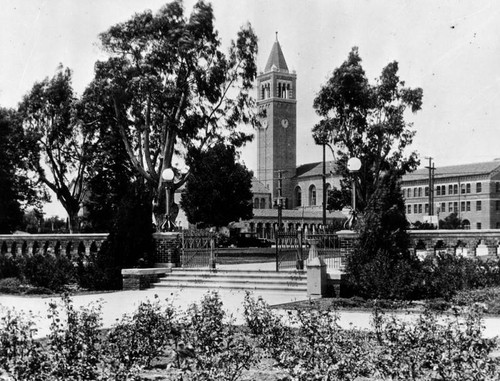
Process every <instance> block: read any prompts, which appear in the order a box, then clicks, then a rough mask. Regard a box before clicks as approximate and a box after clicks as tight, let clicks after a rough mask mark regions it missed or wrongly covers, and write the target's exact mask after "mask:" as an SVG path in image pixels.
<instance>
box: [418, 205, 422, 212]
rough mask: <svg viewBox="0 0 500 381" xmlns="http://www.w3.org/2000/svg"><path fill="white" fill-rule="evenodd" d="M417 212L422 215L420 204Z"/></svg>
mask: <svg viewBox="0 0 500 381" xmlns="http://www.w3.org/2000/svg"><path fill="white" fill-rule="evenodd" d="M418 212H419V213H420V214H422V204H418Z"/></svg>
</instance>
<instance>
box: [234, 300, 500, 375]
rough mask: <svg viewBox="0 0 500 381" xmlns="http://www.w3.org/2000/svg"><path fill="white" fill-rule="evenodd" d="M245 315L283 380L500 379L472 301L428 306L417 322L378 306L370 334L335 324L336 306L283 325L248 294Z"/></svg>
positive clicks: (490, 344)
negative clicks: (444, 312) (440, 309)
mask: <svg viewBox="0 0 500 381" xmlns="http://www.w3.org/2000/svg"><path fill="white" fill-rule="evenodd" d="M244 313H245V318H246V322H247V324H248V326H249V328H250V330H251V332H252V334H253V335H255V337H256V338H257V340H258V345H259V346H260V347H261V348H263V349H264V350H265V351H266V353H267V354H268V355H269V356H271V357H272V358H273V359H274V360H275V361H276V363H277V364H278V365H279V366H280V367H282V368H283V369H284V370H286V372H287V374H288V376H287V377H285V379H286V380H297V381H298V380H300V381H302V380H304V381H305V380H316V379H328V380H355V379H357V378H358V377H370V379H372V378H373V379H377V380H496V379H498V377H499V376H500V361H499V360H498V359H494V358H492V357H490V354H491V352H492V351H493V350H494V349H495V348H496V347H497V343H496V341H495V339H489V338H483V337H482V328H483V326H482V316H481V313H480V311H479V310H478V309H477V306H473V307H471V308H470V309H468V310H466V311H465V314H464V315H460V314H458V313H456V314H455V315H453V316H450V317H443V316H438V315H436V314H434V313H432V312H430V311H426V312H425V313H424V314H422V315H421V316H417V317H416V318H415V319H403V318H396V317H394V316H385V315H384V314H383V313H382V312H381V310H380V309H378V308H375V309H374V313H373V316H372V322H373V323H372V325H373V331H370V332H366V331H356V330H354V329H350V330H344V329H342V328H340V326H339V324H338V319H339V315H338V313H337V312H336V311H335V310H328V311H318V310H310V311H299V312H297V313H293V314H292V313H289V315H288V317H287V319H288V322H287V324H285V322H284V320H283V318H280V317H279V316H278V315H276V314H274V313H272V312H271V311H270V310H269V307H268V306H267V305H266V303H265V302H264V301H263V300H262V299H257V300H255V299H253V298H252V297H250V296H249V295H247V297H246V298H245V304H244ZM290 326H292V327H294V328H293V329H290V328H289V327H290ZM321 377H324V378H321Z"/></svg>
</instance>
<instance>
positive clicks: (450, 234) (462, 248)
mask: <svg viewBox="0 0 500 381" xmlns="http://www.w3.org/2000/svg"><path fill="white" fill-rule="evenodd" d="M408 233H409V235H410V247H411V248H412V249H413V250H415V252H416V254H417V255H419V256H420V257H423V256H425V255H429V254H434V253H436V252H446V253H449V254H454V255H462V256H466V257H473V258H475V257H477V258H480V259H488V258H489V259H497V258H498V256H499V254H500V250H499V245H500V230H498V229H488V230H486V229H485V230H444V229H443V230H409V231H408ZM338 236H339V239H340V246H341V252H342V254H343V255H344V256H345V255H349V254H350V253H351V252H352V250H353V247H354V242H355V240H356V239H357V234H356V233H355V232H353V231H340V232H338Z"/></svg>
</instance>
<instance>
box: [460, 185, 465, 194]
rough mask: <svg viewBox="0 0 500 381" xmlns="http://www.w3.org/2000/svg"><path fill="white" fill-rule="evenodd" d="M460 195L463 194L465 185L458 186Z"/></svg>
mask: <svg viewBox="0 0 500 381" xmlns="http://www.w3.org/2000/svg"><path fill="white" fill-rule="evenodd" d="M460 193H461V194H465V184H460Z"/></svg>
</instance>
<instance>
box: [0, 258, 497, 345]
mask: <svg viewBox="0 0 500 381" xmlns="http://www.w3.org/2000/svg"><path fill="white" fill-rule="evenodd" d="M275 266H276V265H275V263H274V262H265V263H250V264H238V265H220V266H218V268H220V269H223V268H228V269H229V268H232V269H242V270H244V269H245V270H274V269H275ZM207 292H208V290H207V289H198V288H181V289H178V288H175V289H174V288H171V289H170V288H162V289H155V290H141V291H117V292H108V293H99V294H88V295H77V296H74V297H73V301H74V304H75V306H76V307H77V308H79V307H80V306H87V305H89V304H90V303H92V302H98V301H100V302H101V303H102V313H103V324H104V327H105V328H109V327H111V326H112V325H113V324H114V323H115V322H116V320H117V319H120V317H121V316H123V314H126V313H132V312H134V311H135V310H136V308H137V306H138V305H139V303H140V302H141V301H144V300H147V299H149V300H153V299H154V298H155V295H158V297H159V298H160V300H162V301H164V300H165V299H167V300H168V301H170V302H172V304H173V305H174V306H175V307H177V308H178V309H180V310H185V309H187V308H188V307H189V306H190V305H191V304H193V303H198V302H199V301H201V299H202V298H203V295H205V294H206V293H207ZM218 293H219V295H220V297H221V300H222V303H223V305H224V308H225V310H226V312H227V314H228V315H230V316H232V317H233V318H234V322H235V323H236V324H243V322H244V318H243V300H244V296H245V291H243V290H228V289H220V290H218ZM253 296H254V297H257V296H261V297H262V298H263V299H264V300H265V301H266V302H267V303H268V304H269V305H280V304H284V303H289V302H292V301H297V300H304V299H306V298H307V297H306V296H305V295H304V293H297V294H293V293H286V294H285V293H277V292H270V291H255V292H253ZM57 300H60V298H58V297H35V296H11V295H0V307H1V306H3V307H7V308H14V309H16V310H18V311H25V312H29V311H31V312H32V313H33V314H34V315H35V316H37V317H38V319H37V327H38V329H39V336H45V335H46V334H47V333H48V331H49V321H48V320H47V318H46V315H47V310H48V303H50V302H52V301H57ZM1 312H2V311H1V309H0V316H1ZM282 314H283V315H284V316H286V313H285V312H284V311H282ZM398 316H399V317H400V318H401V319H407V320H412V319H414V317H415V315H412V314H410V315H409V314H405V313H401V314H398ZM370 321H371V313H369V312H360V311H344V312H341V313H340V319H339V324H340V326H341V327H343V328H358V329H370V327H371V325H370ZM484 323H485V330H484V335H485V336H486V337H494V336H499V335H500V318H498V317H488V318H486V319H485V321H484Z"/></svg>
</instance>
